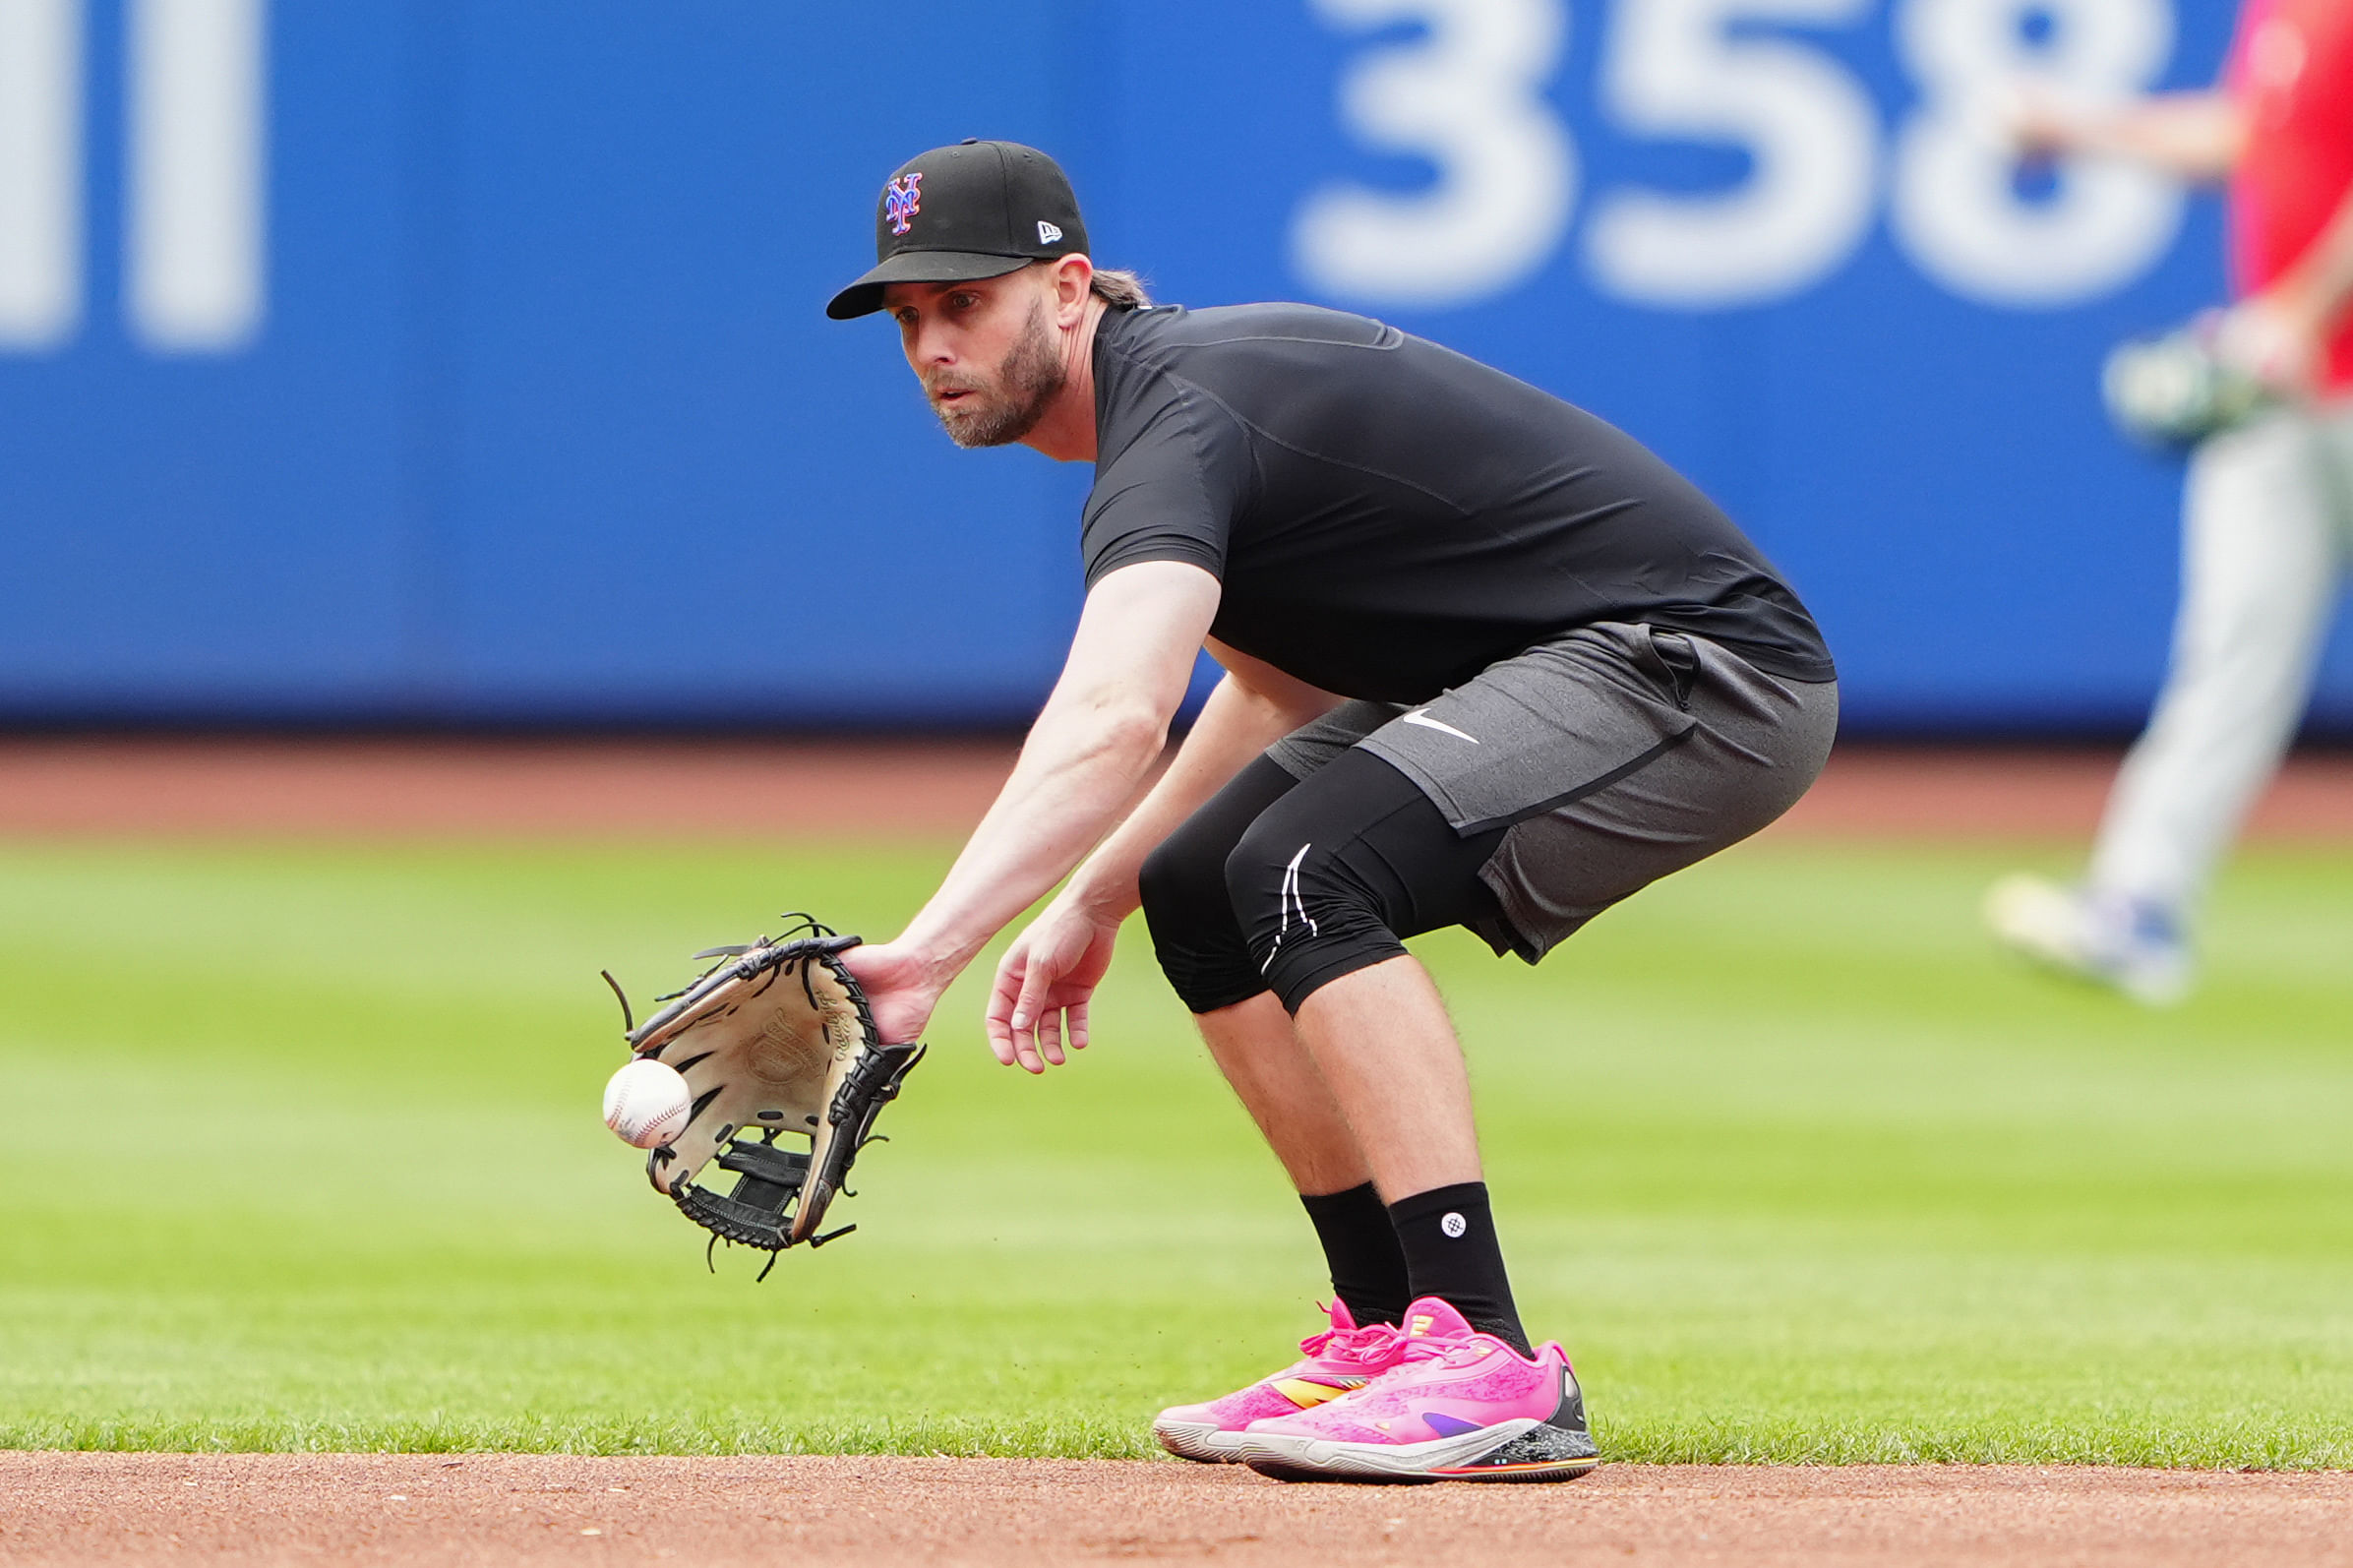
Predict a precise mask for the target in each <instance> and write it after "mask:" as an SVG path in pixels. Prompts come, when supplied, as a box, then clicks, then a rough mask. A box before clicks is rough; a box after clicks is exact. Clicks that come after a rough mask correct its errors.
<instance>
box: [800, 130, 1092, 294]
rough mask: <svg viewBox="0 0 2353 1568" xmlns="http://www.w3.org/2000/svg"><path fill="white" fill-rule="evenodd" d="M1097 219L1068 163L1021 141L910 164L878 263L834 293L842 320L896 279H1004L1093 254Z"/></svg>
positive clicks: (888, 196) (903, 170)
mask: <svg viewBox="0 0 2353 1568" xmlns="http://www.w3.org/2000/svg"><path fill="white" fill-rule="evenodd" d="M1086 248H1087V225H1086V223H1085V221H1084V220H1082V219H1081V218H1080V217H1079V215H1078V198H1077V197H1076V196H1074V195H1072V194H1071V191H1070V180H1069V177H1068V176H1067V175H1065V174H1063V173H1062V168H1061V165H1060V164H1058V163H1056V162H1055V160H1054V159H1052V158H1050V157H1048V156H1047V155H1046V154H1045V153H1043V152H1041V151H1038V150H1037V149H1036V148H1034V147H1023V146H1022V145H1021V144H1020V143H1018V142H977V141H965V142H960V143H958V144H957V145H956V146H954V147H938V148H934V149H933V150H932V151H929V152H926V153H924V154H922V155H921V156H919V157H912V158H909V159H908V160H907V161H906V162H904V163H902V164H900V165H899V166H898V169H897V171H896V172H895V173H893V174H892V175H891V177H890V179H889V181H888V182H887V183H886V184H884V185H883V187H882V195H881V196H880V198H879V199H878V200H877V201H876V203H875V266H874V268H873V270H872V271H868V272H867V274H866V275H865V276H863V277H861V278H859V279H858V281H857V282H855V283H852V284H851V285H850V286H849V287H848V288H845V289H843V290H842V291H841V292H840V293H838V294H836V295H834V296H833V301H832V303H831V304H829V305H827V306H826V307H825V314H826V315H828V316H830V317H832V318H833V319H834V320H835V321H837V322H846V321H849V320H851V319H853V318H855V317H859V316H870V315H872V314H874V313H875V311H878V310H880V309H881V308H882V287H883V285H884V284H886V283H961V282H965V281H968V280H970V279H972V278H976V277H1001V276H1003V275H1004V274H1005V273H1007V272H1012V271H1019V270H1021V269H1022V268H1024V267H1027V266H1029V265H1030V263H1032V262H1050V261H1053V260H1054V259H1055V258H1056V257H1057V256H1077V255H1083V254H1084V253H1085V251H1086Z"/></svg>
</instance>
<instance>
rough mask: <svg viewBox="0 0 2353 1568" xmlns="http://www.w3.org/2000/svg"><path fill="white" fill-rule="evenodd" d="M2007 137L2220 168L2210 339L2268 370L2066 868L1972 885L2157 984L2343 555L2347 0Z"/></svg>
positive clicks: (2351, 553) (2283, 714) (2265, 746)
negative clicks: (2217, 68)
mask: <svg viewBox="0 0 2353 1568" xmlns="http://www.w3.org/2000/svg"><path fill="white" fill-rule="evenodd" d="M2019 130H2020V136H2021V142H2023V143H2024V145H2025V146H2026V147H2027V148H2028V149H2029V150H2031V151H2041V152H2045V153H2054V154H2055V153H2091V154H2106V155H2112V156H2117V157H2127V158H2133V159H2136V160H2139V161H2142V162H2145V163H2148V164H2151V165H2154V166H2156V167H2158V168H2161V169H2164V170H2166V171H2167V172H2169V173H2173V174H2177V175H2179V176H2181V177H2182V178H2184V179H2189V180H2201V181H2214V180H2221V181H2227V182H2228V191H2229V233H2230V265H2231V282H2232V289H2233V292H2234V294H2235V295H2236V296H2237V298H2236V302H2235V303H2234V304H2233V305H2232V307H2231V308H2230V310H2229V311H2228V312H2227V314H2225V315H2224V317H2223V318H2222V321H2221V324H2220V327H2219V329H2218V331H2217V332H2216V334H2215V343H2216V347H2217V351H2218V353H2219V354H2220V355H2221V356H2222V357H2223V358H2224V359H2225V360H2227V361H2230V362H2233V363H2234V364H2235V365H2236V366H2237V367H2238V368H2240V369H2242V370H2245V371H2247V372H2249V373H2251V374H2253V375H2254V376H2255V377H2256V378H2257V379H2259V380H2260V381H2261V382H2262V384H2263V385H2264V387H2265V388H2266V390H2267V391H2268V392H2270V393H2271V400H2270V401H2269V402H2268V403H2267V404H2266V406H2264V407H2263V408H2262V411H2260V412H2258V413H2256V414H2255V415H2254V416H2253V417H2251V418H2249V419H2247V420H2246V421H2245V422H2243V423H2240V424H2237V425H2235V426H2233V427H2232V428H2229V429H2227V430H2224V431H2221V432H2220V433H2218V434H2215V435H2213V436H2210V437H2208V438H2206V439H2205V440H2203V441H2202V442H2201V443H2200V444H2199V445H2198V447H2197V449H2196V450H2195V452H2193V453H2192V455H2191V459H2190V468H2189V475H2188V479H2187V482H2186V486H2185V491H2184V495H2183V509H2182V511H2183V547H2182V599H2181V608H2180V611H2179V616H2178V619H2177V621H2176V624H2175V628H2174V647H2173V662H2172V668H2171V671H2170V673H2169V674H2168V676H2167V678H2166V682H2165V688H2164V691H2163V693H2162V694H2161V695H2160V696H2159V698H2158V701H2157V706H2156V710H2155V713H2154V715H2153V716H2152V717H2151V719H2150V721H2149V725H2148V728H2147V729H2146V730H2145V731H2144V732H2143V733H2142V737H2141V739H2140V741H2139V742H2138V743H2137V744H2136V745H2135V746H2134V748H2133V751H2132V754H2131V755H2130V756H2128V757H2127V758H2126V760H2125V765H2124V769H2123V771H2122V773H2121V774H2119V776H2118V778H2117V781H2116V786H2115V789H2114V791H2113V793H2112V794H2111V795H2110V797H2109V801H2108V807H2107V812H2106V815H2105V817H2104V818H2103V820H2102V822H2101V824H2100V832H2099V840H2098V844H2097V846H2096V848H2095V849H2094V852H2093V854H2092V859H2091V866H2090V869H2089V871H2088V873H2087V874H2086V875H2085V878H2084V880H2083V882H2082V884H2081V886H2079V887H2075V888H2065V887H2060V886H2057V885H2055V884H2053V883H2050V882H2046V881H2042V880H2040V879H2037V878H2033V877H2027V876H2014V877H2011V878H2008V879H2006V880H2005V881H2003V882H2002V883H2000V884H1999V885H1997V886H1996V887H1995V889H1994V891H1993V893H1992V895H1991V896H1990V897H1989V899H1988V901H1987V915H1988V918H1989V920H1990V921H1991V923H1992V925H1993V928H1994V931H1995V933H1996V935H1999V936H2000V937H2001V938H2002V939H2003V940H2004V941H2006V942H2008V943H2009V944H2010V945H2012V946H2013V947H2016V948H2018V949H2020V950H2021V951H2023V952H2025V953H2027V954H2028V955H2030V956H2032V957H2034V958H2036V959H2039V960H2042V961H2044V962H2046V963H2050V964H2053V965H2055V966H2057V967H2060V968H2062V969H2066V970H2069V971H2072V972H2075V973H2078V974H2081V975H2084V976H2088V977H2090V978H2092V979H2095V980H2099V981H2102V982H2104V983H2106V984H2109V985H2112V986H2114V987H2116V988H2117V989H2118V990H2120V991H2123V992H2124V993H2126V994H2127V995H2132V996H2134V997H2136V998H2138V999H2140V1000H2142V1001H2145V1002H2152V1003H2163V1002H2169V1001H2173V1000H2176V999H2178V998H2180V997H2181V996H2182V995H2185V994H2186V993H2187V991H2188V990H2189V987H2190V982H2191V977H2192V962H2191V954H2190V947H2189V943H2188V939H2187V938H2188V927H2189V923H2190V920H2191V917H2192V915H2193V914H2194V912H2195V910H2196V908H2197V905H2198V902H2199V899H2200V897H2201V895H2202V892H2203V890H2204V887H2205V884H2206V882H2207V880H2208V879H2209V877H2210V876H2211V874H2212V873H2213V870H2214V868H2215V865H2216V863H2217V862H2218V861H2219V860H2220V859H2221V857H2222V855H2223V853H2224V851H2225V850H2226V849H2227V848H2228V846H2229V844H2230V841H2231V839H2232V838H2233V836H2234V835H2235V834H2236V832H2237V830H2238V827H2239V824H2240V821H2241V820H2242V818H2243V817H2244V816H2245V814H2246V813H2247V811H2248V809H2249V807H2250V806H2252V805H2253V803H2254V801H2255V798H2256V796H2257V795H2258V794H2259V793H2261V791H2262V788H2263V786H2264V784H2265V783H2266V782H2267V781H2268V779H2269V778H2270V775H2271V773H2272V771H2273V770H2274V769H2275V768H2276V767H2277V765H2278V762H2279V758H2280V756H2281V754H2283V753H2284V752H2285V751H2286V749H2287V746H2288V743H2289V741H2290V740H2291V739H2293V737H2294V735H2295V731H2296V726H2297V724H2298V722H2299V720H2300V719H2301V717H2302V715H2303V712H2304V707H2305V703H2306V700H2307V698H2308V697H2309V696H2310V694H2311V690H2312V682H2313V675H2314V669H2315V666H2316V664H2317V662H2318V660H2319V657H2320V649H2321V644H2322V640H2323V635H2324V634H2325V633H2326V631H2327V627H2328V621H2329V617H2330V614H2331V612H2332V611H2333V609H2334V607H2335V602H2336V598H2337V594H2338V591H2339V587H2340V585H2341V582H2342V579H2343V574H2344V572H2345V568H2346V564H2347V561H2348V558H2349V557H2353V311H2349V309H2348V306H2349V304H2353V0H2247V3H2246V4H2245V5H2244V7H2243V8H2242V10H2241V12H2240V16H2239V23H2238V31H2237V35H2236V38H2235V39H2234V41H2233V43H2232V45H2231V52H2230V59H2229V63H2228V64H2227V66H2226V67H2225V68H2224V72H2223V79H2222V82H2221V84H2220V85H2219V86H2218V87H2216V88H2215V89H2214V90H2210V91H2205V92H2186V93H2167V94H2162V95H2158V96H2152V97H2146V98H2142V99H2139V100H2137V101H2132V102H2128V103H2125V104H2121V105H2116V106H2112V107H2107V108H2100V109H2089V110H2068V109H2063V108H2058V107H2055V106H2050V105H2036V106H2034V107H2032V108H2030V109H2028V110H2027V111H2026V112H2025V113H2023V114H2022V115H2021V124H2020V127H2019Z"/></svg>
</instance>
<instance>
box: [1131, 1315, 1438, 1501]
mask: <svg viewBox="0 0 2353 1568" xmlns="http://www.w3.org/2000/svg"><path fill="white" fill-rule="evenodd" d="M1331 1312H1332V1326H1331V1327H1330V1328H1328V1329H1326V1330H1324V1332H1322V1333H1321V1334H1310V1335H1308V1336H1307V1337H1306V1338H1305V1339H1303V1340H1301V1341H1299V1350H1300V1351H1301V1352H1302V1353H1304V1355H1305V1357H1306V1359H1304V1360H1300V1361H1294V1362H1292V1364H1291V1365H1289V1366H1286V1367H1285V1368H1283V1370H1281V1371H1280V1372H1277V1373H1275V1374H1274V1375H1273V1376H1271V1377H1266V1378H1261V1379H1260V1380H1259V1381H1257V1382H1255V1383H1252V1384H1251V1385H1250V1386H1249V1387H1248V1388H1245V1389H1241V1390H1239V1391H1237V1392H1236V1393H1232V1394H1228V1395H1227V1396H1226V1397H1225V1398H1224V1399H1213V1400H1211V1401H1210V1402H1209V1403H1208V1404H1206V1405H1176V1406H1173V1407H1171V1408H1170V1409H1168V1410H1165V1411H1162V1412H1161V1413H1160V1417H1159V1419H1157V1420H1155V1421H1154V1422H1153V1423H1152V1435H1153V1436H1155V1437H1157V1438H1159V1439H1160V1445H1161V1446H1162V1447H1163V1448H1165V1449H1167V1450H1168V1451H1169V1452H1170V1453H1172V1454H1180V1455H1182V1456H1183V1457H1184V1458H1186V1459H1199V1460H1205V1461H1207V1462H1209V1463H1211V1464H1222V1465H1230V1464H1233V1463H1234V1462H1236V1461H1237V1460H1239V1459H1240V1458H1241V1457H1242V1450H1241V1446H1240V1440H1241V1429H1242V1428H1243V1427H1244V1426H1247V1425H1249V1424H1250V1422H1252V1421H1254V1420H1256V1419H1258V1418H1259V1417H1262V1416H1296V1415H1297V1414H1298V1413H1299V1412H1300V1411H1303V1410H1312V1409H1314V1408H1315V1407H1316V1406H1318V1405H1321V1404H1323V1403H1324V1402H1325V1401H1326V1400H1333V1399H1338V1398H1339V1397H1340V1396H1341V1395H1343V1394H1345V1393H1347V1392H1348V1391H1349V1390H1350V1389H1352V1388H1362V1387H1363V1386H1364V1384H1365V1383H1366V1382H1368V1381H1370V1380H1371V1379H1372V1378H1374V1377H1376V1376H1378V1375H1379V1374H1381V1373H1382V1372H1385V1371H1387V1370H1388V1369H1389V1368H1390V1367H1392V1366H1395V1365H1396V1364H1397V1357H1399V1356H1400V1355H1401V1354H1403V1352H1404V1349H1405V1343H1406V1337H1405V1335H1404V1334H1403V1333H1402V1332H1400V1331H1399V1330H1397V1329H1395V1328H1392V1327H1391V1326H1390V1325H1388V1324H1386V1323H1371V1324H1367V1325H1366V1326H1365V1327H1363V1328H1358V1327H1357V1320H1356V1319H1355V1318H1353V1317H1351V1316H1350V1315H1349V1310H1348V1306H1347V1303H1345V1302H1342V1301H1334V1302H1333V1303H1332V1307H1331Z"/></svg>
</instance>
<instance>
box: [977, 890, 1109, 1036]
mask: <svg viewBox="0 0 2353 1568" xmlns="http://www.w3.org/2000/svg"><path fill="white" fill-rule="evenodd" d="M1118 939H1119V928H1118V927H1117V926H1116V924H1115V925H1110V926H1105V925H1102V924H1100V923H1098V922H1097V921H1095V920H1094V919H1092V918H1091V917H1089V916H1087V915H1085V914H1082V913H1080V912H1079V911H1077V910H1075V909H1073V908H1070V907H1068V906H1066V905H1063V904H1061V903H1059V902H1056V903H1054V904H1050V905H1048V906H1047V909H1046V913H1044V914H1043V915H1040V916H1039V917H1038V919H1037V921H1036V922H1035V923H1034V924H1033V925H1032V926H1031V927H1030V929H1029V930H1027V931H1025V932H1023V933H1022V934H1021V935H1020V936H1018V937H1017V938H1015V939H1014V942H1013V945H1012V947H1011V948H1009V949H1008V950H1007V951H1006V953H1005V956H1004V961H1003V962H1002V963H1000V964H998V965H997V966H996V985H995V987H993V988H992V989H991V991H990V993H989V1049H990V1050H992V1051H994V1052H996V1059H997V1060H998V1061H1001V1062H1003V1063H1004V1064H1005V1065H1006V1066H1008V1067H1009V1066H1012V1065H1013V1064H1015V1063H1016V1062H1018V1063H1019V1064H1020V1065H1021V1066H1022V1068H1023V1069H1024V1070H1026V1071H1029V1072H1044V1071H1045V1070H1046V1068H1047V1065H1048V1064H1049V1063H1052V1064H1053V1065H1055V1066H1056V1067H1058V1066H1060V1065H1062V1062H1063V1060H1064V1057H1063V1055H1062V1043H1063V1041H1064V1040H1065V1039H1067V1040H1068V1042H1069V1045H1070V1049H1071V1050H1073V1051H1084V1050H1085V1049H1086V1045H1087V1004H1088V1002H1089V1000H1090V999H1091V998H1092V997H1093V996H1094V995H1095V988H1096V987H1097V986H1098V985H1100V984H1102V981H1103V973H1104V971H1105V970H1107V969H1109V968H1110V967H1111V964H1112V947H1113V944H1114V943H1115V942H1116V941H1117V940H1118Z"/></svg>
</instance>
